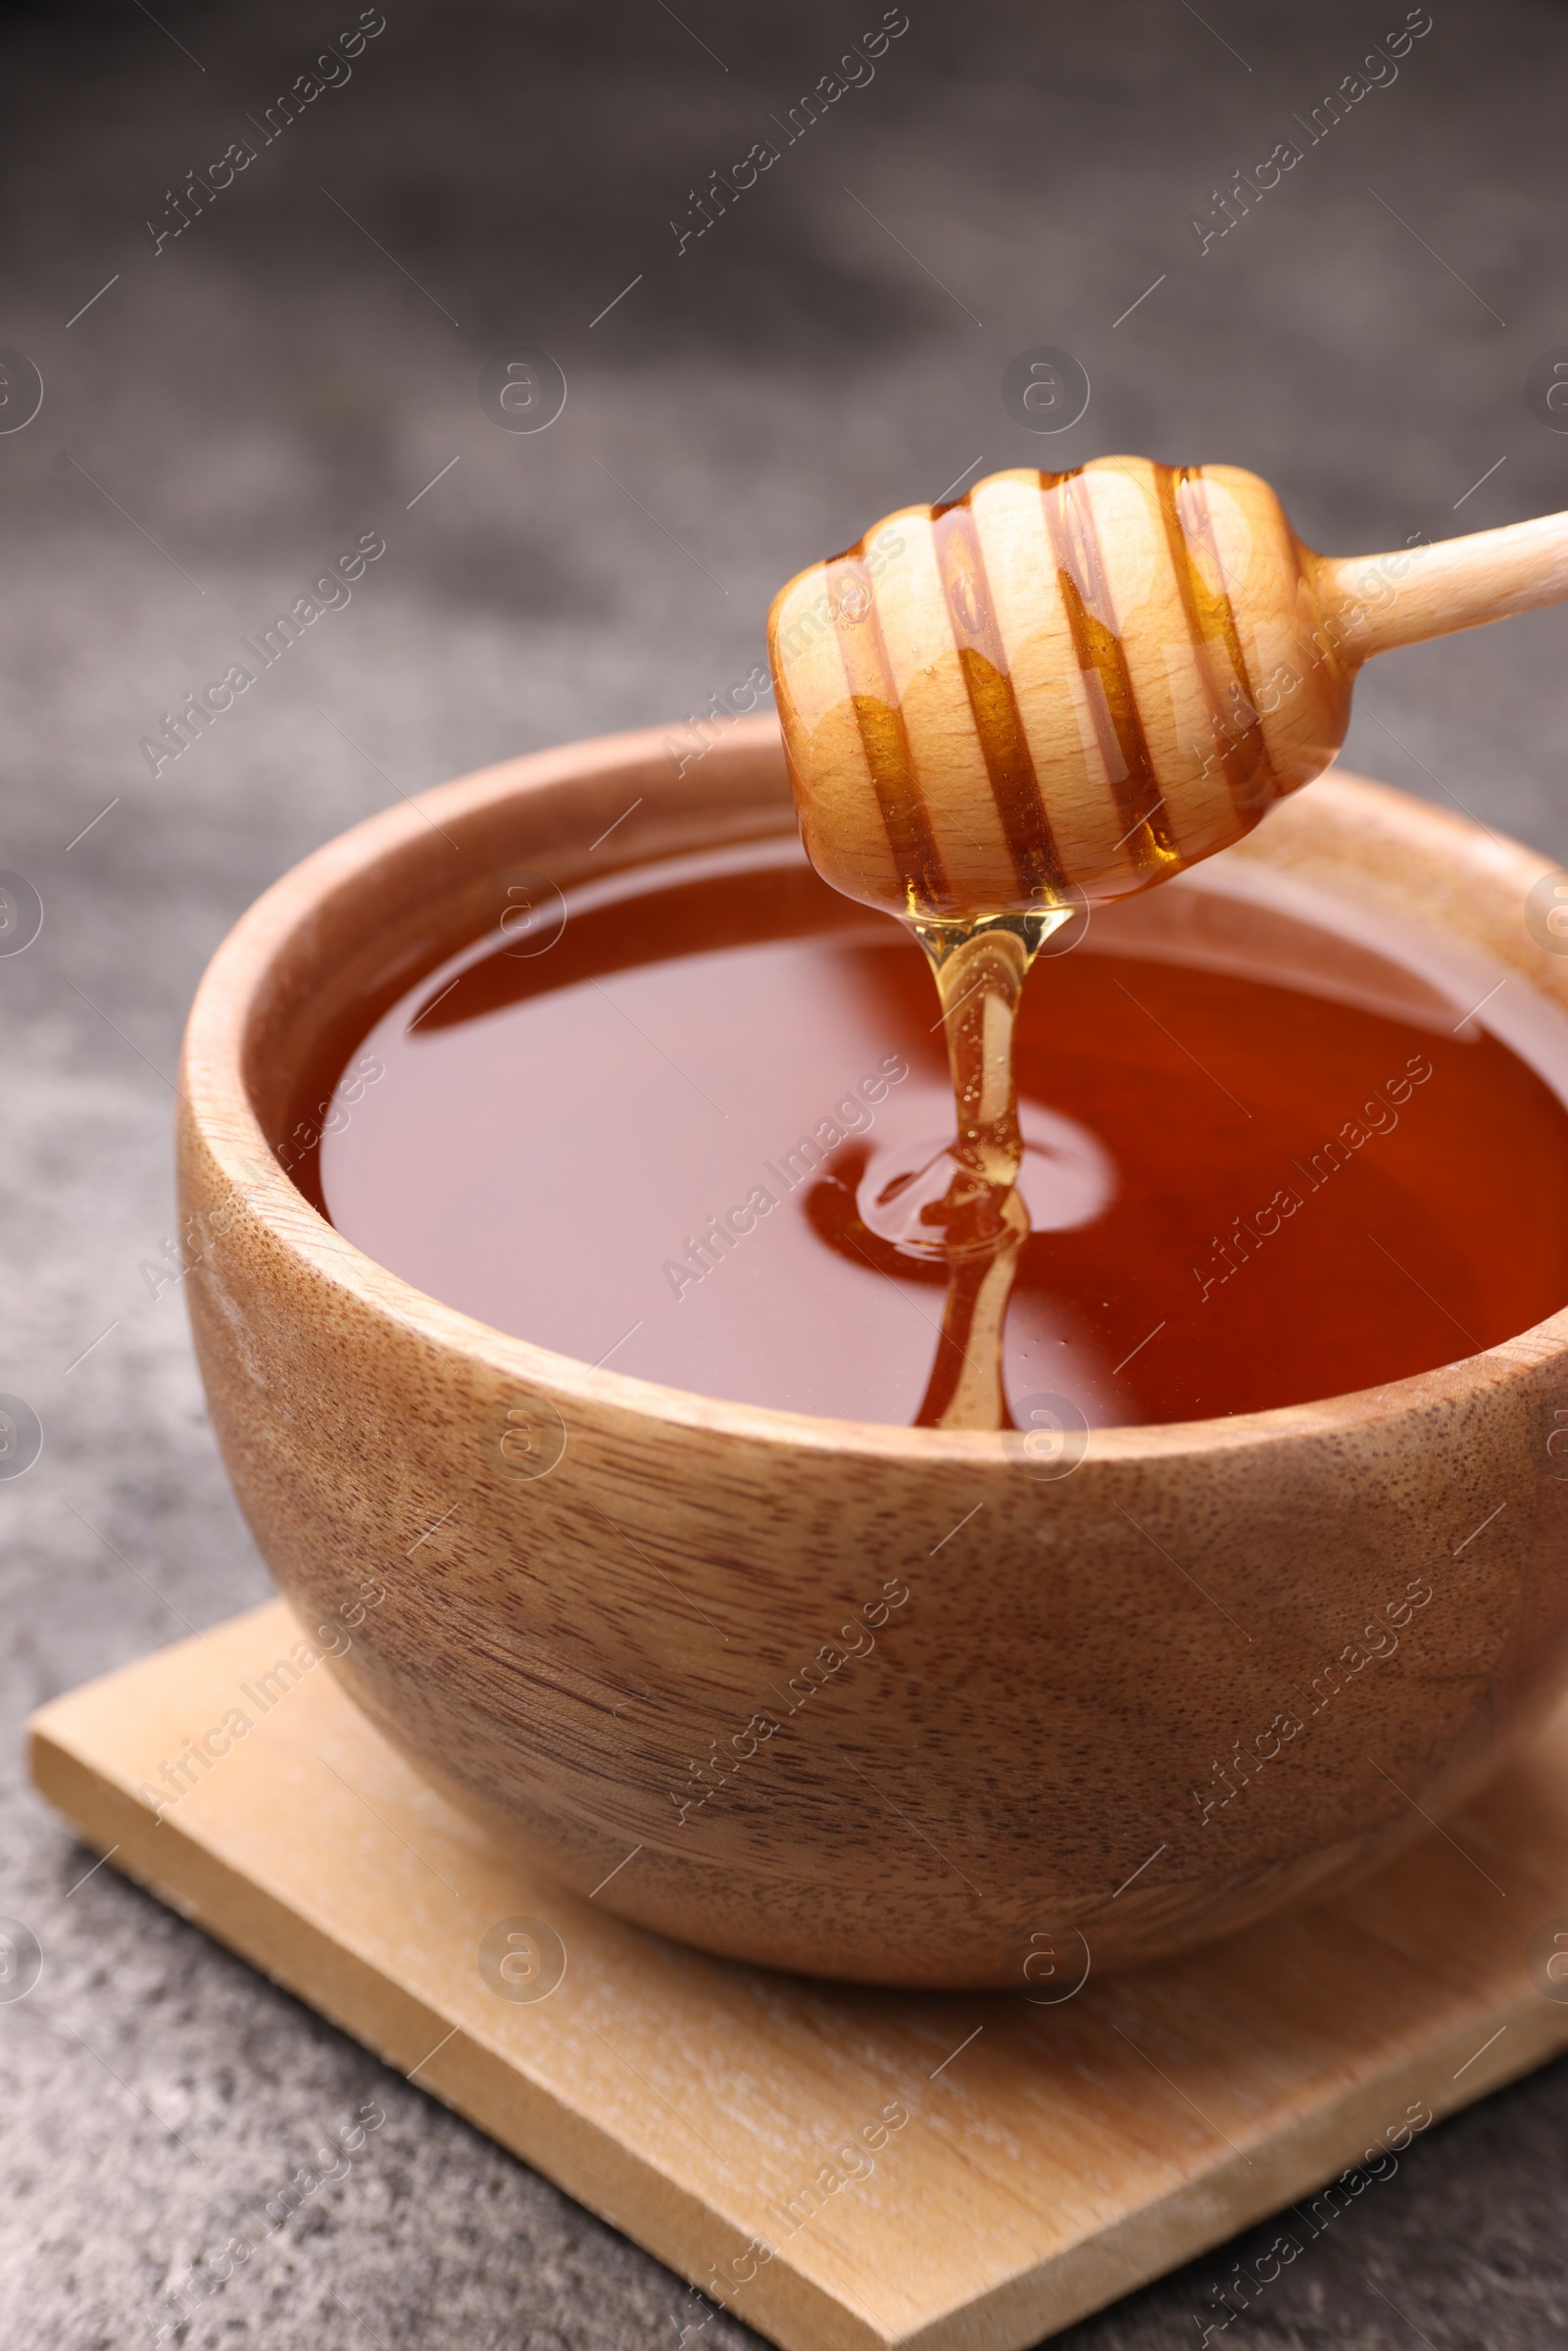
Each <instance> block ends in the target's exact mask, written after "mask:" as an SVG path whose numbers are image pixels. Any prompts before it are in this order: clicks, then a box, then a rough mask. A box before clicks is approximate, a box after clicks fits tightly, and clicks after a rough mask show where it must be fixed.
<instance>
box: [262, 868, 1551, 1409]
mask: <svg viewBox="0 0 1568 2351" xmlns="http://www.w3.org/2000/svg"><path fill="white" fill-rule="evenodd" d="M1494 977H1495V974H1490V973H1489V972H1488V970H1487V969H1486V968H1485V967H1484V966H1482V965H1480V964H1479V962H1472V961H1470V960H1462V961H1458V962H1456V961H1455V960H1454V959H1453V951H1451V950H1446V949H1445V950H1438V949H1436V948H1434V947H1433V946H1432V944H1431V943H1430V942H1426V941H1422V940H1419V939H1415V938H1413V937H1406V936H1405V935H1403V934H1400V935H1398V936H1395V935H1394V933H1393V932H1392V931H1391V930H1390V929H1389V927H1388V925H1387V924H1386V922H1383V920H1382V918H1381V917H1380V918H1376V926H1374V918H1372V917H1365V918H1361V917H1358V916H1356V915H1355V913H1354V912H1353V910H1352V909H1348V908H1347V907H1346V906H1343V905H1341V904H1339V903H1338V902H1336V901H1332V900H1329V899H1326V898H1317V897H1315V896H1314V895H1313V894H1312V893H1310V892H1309V891H1308V890H1307V889H1306V888H1305V887H1304V886H1303V885H1301V884H1299V883H1298V882H1295V881H1292V880H1289V879H1287V878H1285V877H1281V876H1278V875H1276V874H1274V873H1272V872H1271V871H1270V870H1269V869H1268V868H1267V867H1266V866H1265V865H1263V864H1262V862H1261V861H1260V860H1256V859H1249V860H1247V861H1246V863H1245V865H1240V866H1239V865H1237V864H1236V863H1235V861H1234V860H1233V859H1229V858H1222V859H1220V860H1218V861H1217V862H1211V863H1210V864H1208V865H1205V866H1204V867H1202V868H1201V870H1200V871H1199V872H1197V873H1195V874H1193V875H1189V876H1187V877H1184V878H1183V879H1181V880H1179V881H1176V882H1172V883H1170V884H1168V885H1166V886H1165V887H1163V888H1162V889H1161V890H1159V891H1158V892H1154V893H1152V894H1150V896H1149V897H1148V898H1145V899H1139V900H1132V901H1129V902H1127V903H1126V904H1125V905H1123V906H1117V907H1114V908H1097V909H1095V911H1094V914H1093V916H1092V919H1091V920H1090V921H1089V924H1088V928H1087V934H1084V933H1083V932H1082V930H1081V926H1073V925H1070V926H1068V929H1067V930H1066V931H1064V932H1063V933H1061V934H1059V935H1058V937H1057V938H1056V939H1055V940H1054V941H1052V942H1050V943H1048V946H1047V949H1046V951H1045V952H1044V954H1043V955H1042V956H1041V958H1040V960H1039V962H1038V963H1037V965H1036V968H1035V972H1034V975H1033V977H1032V978H1031V980H1030V983H1029V986H1028V988H1027V989H1026V990H1025V991H1024V993H1023V996H1022V999H1021V1005H1020V1009H1019V1013H1018V1017H1017V1022H1016V1028H1015V1033H1014V1055H1015V1069H1016V1079H1017V1090H1018V1099H1019V1111H1020V1124H1021V1130H1022V1138H1023V1145H1024V1151H1023V1161H1022V1169H1021V1173H1020V1175H1019V1179H1018V1190H1019V1193H1020V1194H1021V1196H1022V1200H1023V1203H1024V1205H1025V1206H1026V1208H1027V1210H1028V1226H1029V1229H1028V1231H1027V1233H1026V1234H1024V1235H1023V1236H1022V1238H1021V1241H1020V1243H1019V1246H1018V1247H1017V1249H1016V1251H1015V1262H1014V1263H1013V1264H1012V1265H1011V1267H1010V1274H1011V1282H1010V1296H1006V1297H1005V1298H1004V1300H1003V1314H1002V1316H1001V1317H1000V1318H999V1319H1000V1328H999V1333H998V1336H999V1342H1000V1365H999V1370H1000V1381H1001V1389H1002V1400H1003V1406H1004V1410H1003V1413H1002V1414H1001V1416H1000V1417H1001V1423H1002V1425H1003V1426H1009V1425H1011V1426H1016V1427H1022V1428H1025V1429H1027V1428H1029V1427H1030V1426H1031V1425H1032V1424H1035V1423H1038V1422H1040V1421H1041V1420H1042V1419H1044V1421H1045V1422H1046V1423H1047V1424H1048V1425H1051V1426H1058V1425H1060V1424H1061V1423H1063V1422H1067V1423H1081V1425H1083V1426H1085V1427H1095V1426H1106V1425H1113V1424H1138V1423H1143V1424H1148V1423H1157V1422H1169V1421H1185V1420H1195V1419H1206V1418H1211V1417H1221V1416H1226V1415H1232V1414H1237V1413H1247V1412H1254V1411H1260V1410H1264V1409H1267V1408H1269V1407H1272V1406H1279V1405H1287V1404H1295V1403H1300V1402H1305V1401H1309V1400H1311V1399H1314V1398H1319V1397H1327V1396H1340V1395H1345V1394H1347V1393H1351V1392H1355V1391H1358V1390H1364V1389H1371V1388H1377V1387H1381V1386H1384V1385H1385V1384H1387V1383H1389V1382H1391V1381H1395V1380H1399V1379H1403V1378H1405V1377H1407V1376H1409V1375H1411V1374H1413V1373H1417V1372H1420V1371H1423V1370H1427V1369H1430V1368H1433V1367H1435V1366H1437V1365H1439V1364H1443V1363H1446V1362H1451V1361H1453V1360H1455V1359H1457V1358H1459V1357H1462V1356H1465V1355H1468V1354H1471V1353H1474V1352H1476V1351H1478V1350H1479V1349H1481V1348H1483V1347H1488V1346H1492V1345H1495V1344H1496V1343H1497V1342H1498V1341H1500V1340H1502V1339H1505V1338H1507V1337H1509V1336H1511V1335H1512V1334H1514V1333H1516V1332H1518V1331H1521V1330H1525V1329H1528V1328H1529V1327H1530V1326H1531V1325H1532V1324H1534V1323H1537V1322H1539V1321H1541V1320H1543V1319H1544V1317H1546V1316H1547V1315H1549V1314H1551V1313H1553V1312H1555V1311H1556V1310H1557V1308H1558V1307H1560V1306H1561V1304H1562V1303H1563V1301H1564V1299H1565V1298H1568V1230H1565V1229H1564V1227H1563V1223H1562V1219H1561V1216H1560V1214H1559V1213H1558V1204H1559V1203H1560V1201H1561V1200H1562V1198H1563V1197H1564V1193H1565V1190H1568V1109H1565V1107H1564V1095H1565V1093H1568V1021H1564V1020H1563V1019H1562V1018H1561V1016H1560V1015H1559V1014H1557V1013H1556V1012H1554V1011H1552V1010H1551V1009H1550V1008H1549V1007H1547V1006H1546V1005H1544V1003H1542V1002H1541V1001H1540V1000H1537V999H1535V998H1533V997H1530V996H1529V995H1528V994H1527V992H1526V991H1524V990H1523V989H1521V988H1519V987H1518V986H1517V985H1516V986H1515V987H1513V988H1507V987H1504V988H1502V989H1501V990H1500V992H1499V993H1497V994H1496V995H1495V996H1494V998H1493V999H1492V1001H1491V1002H1490V1003H1488V1004H1486V1005H1485V1006H1484V1007H1483V1008H1482V1009H1481V1010H1480V1011H1479V1012H1476V1013H1471V1012H1470V1007H1471V1006H1472V1005H1474V1004H1476V1003H1477V1002H1478V1001H1479V1000H1480V998H1481V997H1482V996H1483V995H1484V994H1485V992H1486V990H1487V988H1488V986H1489V984H1490V980H1491V979H1492V978H1494ZM1467 1013H1468V1014H1469V1017H1466V1015H1467ZM327 1128H328V1131H327V1132H326V1133H325V1135H324V1137H323V1139H322V1143H321V1146H320V1151H319V1160H318V1161H316V1162H314V1163H312V1164H310V1165H308V1166H305V1167H301V1168H297V1169H296V1170H295V1175H296V1180H297V1181H300V1182H301V1183H302V1184H303V1185H304V1186H305V1188H306V1189H307V1190H308V1191H310V1192H311V1193H312V1194H313V1195H314V1197H316V1198H317V1199H318V1201H319V1204H320V1205H321V1206H323V1207H324V1209H325V1212H326V1213H327V1214H328V1215H329V1216H330V1218H331V1220H332V1221H333V1223H334V1224H335V1225H336V1226H337V1227H338V1229H339V1230H340V1231H342V1232H343V1233H344V1234H345V1235H346V1237H347V1238H348V1239H349V1240H351V1241H352V1242H354V1243H355V1244H356V1245H357V1246H358V1247H359V1248H360V1249H363V1250H365V1251H366V1252H367V1253H368V1255H369V1256H370V1257H372V1258H374V1259H376V1260H377V1261H378V1262H379V1263H381V1264H382V1265H384V1266H386V1267H388V1268H389V1269H390V1270H391V1271H393V1272H394V1273H397V1274H399V1275H401V1276H402V1277H403V1278H404V1279H406V1280H407V1281H409V1282H411V1283H413V1284H415V1285H416V1286H417V1288H418V1289H420V1290H422V1291H425V1292H426V1293H428V1294H429V1295H431V1296H432V1297H434V1298H438V1299H440V1300H442V1301H443V1302H444V1303H446V1304H447V1305H450V1306H454V1307H457V1308H459V1309H461V1310H462V1311H464V1312H466V1313H468V1314H471V1315H473V1316H475V1317H477V1318H478V1319H479V1320H481V1321H483V1322H485V1323H488V1324H490V1325H491V1326H493V1327H495V1328H498V1329H500V1330H502V1331H506V1332H509V1333H513V1334H515V1335H516V1336H518V1337H521V1338H524V1339H527V1340H530V1341H532V1342H534V1343H535V1344H537V1345H539V1346H542V1347H549V1348H552V1349H555V1350H557V1351H559V1352H560V1353H562V1354H564V1355H568V1356H572V1357H575V1358H577V1359H579V1360H582V1361H586V1362H589V1363H602V1364H604V1365H605V1366H607V1368H609V1369H611V1370H613V1371H616V1372H624V1373H631V1374H634V1375H638V1376H641V1377H643V1378H646V1379H649V1380H653V1381H659V1382H662V1383H663V1384H665V1385H667V1386H671V1387H675V1388H679V1389H685V1390H689V1391H692V1392H695V1393H697V1394H700V1395H703V1396H715V1397H723V1398H730V1399H733V1400H735V1401H739V1402H743V1403H753V1404H760V1405H770V1406H776V1407H780V1408H783V1409H786V1410H791V1411H798V1412H805V1413H811V1414H818V1415H825V1416H832V1417H838V1418H843V1419H847V1420H859V1421H869V1422H882V1423H893V1424H901V1423H902V1424H906V1425H907V1424H912V1423H915V1422H918V1421H925V1422H927V1423H930V1422H932V1421H938V1420H941V1418H942V1416H943V1408H944V1399H945V1398H946V1399H948V1400H949V1401H951V1397H952V1394H953V1391H954V1388H955V1385H956V1382H957V1381H958V1380H959V1379H960V1378H961V1376H962V1363H961V1361H959V1360H957V1359H956V1358H957V1355H958V1352H959V1350H956V1348H955V1347H954V1344H953V1340H952V1335H951V1330H950V1331H949V1332H948V1333H947V1334H946V1335H945V1331H944V1325H945V1320H947V1319H948V1318H947V1316H946V1315H945V1308H946V1307H947V1306H948V1305H949V1304H950V1302H951V1298H952V1296H953V1294H954V1285H955V1283H956V1281H957V1280H958V1279H959V1268H958V1267H957V1265H956V1263H955V1262H954V1260H953V1258H952V1255H951V1252H950V1250H949V1249H947V1247H946V1236H945V1235H944V1234H943V1233H942V1231H941V1230H940V1229H935V1230H934V1228H933V1211H934V1210H935V1209H938V1208H939V1207H940V1204H941V1196H942V1192H943V1188H944V1185H945V1183H946V1176H945V1174H944V1172H943V1168H944V1151H945V1147H946V1146H947V1145H949V1144H950V1143H951V1141H952V1137H953V1132H954V1103H953V1091H952V1084H951V1079H950V1075H949V1068H948V1054H947V1049H946V1045H945V1042H944V1036H943V1023H942V1019H941V1016H940V1008H939V1006H938V1004H937V1002H936V996H935V991H934V990H933V989H932V986H931V977H930V968H929V965H928V962H927V959H926V956H925V955H924V954H923V953H922V952H921V950H920V948H919V947H918V946H917V945H916V944H915V942H914V941H913V940H912V939H911V938H910V936H909V934H908V932H907V929H906V928H905V926H904V925H903V924H902V923H900V922H898V921H897V920H894V919H890V918H889V917H888V916H885V915H880V914H877V913H875V912H872V911H869V910H868V909H866V908H864V907H862V906H857V905H855V904H854V903H853V902H851V901H849V900H847V899H845V898H843V897H841V896H840V895H839V894H838V893H837V892H836V891H834V890H832V889H830V888H829V887H827V886H826V885H825V884H824V883H823V882H822V881H820V880H819V879H818V878H817V876H816V875H815V874H814V873H813V872H812V870H811V869H810V868H809V866H808V865H807V863H806V862H805V859H804V857H803V856H802V853H801V851H800V849H799V847H798V845H797V843H796V842H795V841H794V840H793V839H781V840H776V841H773V842H768V843H763V844H754V845H752V846H750V847H747V848H744V849H740V850H729V851H725V852H720V853H714V854H713V855H711V856H707V857H690V858H685V859H682V860H680V861H679V862H678V863H676V862H669V863H665V864H663V865H650V866H643V867H632V868H628V869H626V870H623V871H621V872H619V873H617V874H615V875H613V876H611V877H609V878H608V879H606V880H605V881H602V882H598V883H595V884H592V885H587V886H584V887H582V888H580V889H577V890H575V891H572V892H569V893H568V894H567V896H566V898H565V899H564V901H563V902H560V903H559V904H558V905H557V906H555V907H554V909H553V911H552V910H551V909H548V908H543V909H541V910H540V911H539V912H538V913H537V915H536V916H535V917H534V918H531V919H530V922H529V923H527V924H525V925H523V926H522V927H521V928H520V929H519V928H518V927H517V926H512V927H511V928H509V927H508V926H506V925H505V924H503V925H502V926H500V927H498V928H497V929H496V930H495V931H493V932H491V933H490V934H489V935H487V936H486V937H485V938H482V939H479V940H477V941H474V942H472V943H470V944H469V945H467V946H466V947H464V948H463V949H462V950H461V951H460V952H459V953H457V954H456V955H453V956H451V957H450V958H449V959H448V960H447V962H446V963H444V964H443V965H442V966H441V967H440V968H439V969H437V970H435V971H433V972H431V973H429V974H428V975H427V976H426V977H425V978H423V979H422V980H421V981H420V982H419V984H418V985H417V986H416V987H415V988H413V989H411V990H410V991H409V992H408V993H407V994H406V995H405V996H404V997H403V998H402V999H401V1000H400V1001H399V1002H398V1003H397V1004H394V1005H392V1006H391V1008H390V1009H389V1010H387V1011H386V1012H385V1013H384V1014H383V1015H382V1017H381V1018H380V1019H379V1020H378V1021H377V1022H376V1023H375V1025H374V1027H373V1028H372V1029H370V1031H369V1032H368V1035H367V1036H366V1037H365V1038H364V1039H363V1041H362V1042H361V1043H360V1045H359V1046H358V1047H357V1050H356V1052H355V1053H353V1055H351V1056H350V1059H349V1064H348V1068H347V1070H346V1071H345V1072H344V1082H343V1083H342V1084H341V1085H340V1086H339V1089H338V1095H337V1102H336V1104H335V1106H334V1110H333V1112H332V1115H331V1117H330V1118H329V1119H328V1121H327ZM1504 1201H1505V1202H1506V1209H1505V1211H1504V1208H1503V1203H1504ZM984 1261H985V1259H984V1252H983V1251H982V1252H981V1262H984ZM1042 1398H1044V1399H1047V1405H1046V1408H1045V1409H1044V1411H1043V1412H1042V1410H1041V1408H1040V1400H1041V1399H1042ZM949 1425H952V1424H951V1422H950V1424H949ZM992 1425H997V1424H996V1423H995V1422H993V1424H992Z"/></svg>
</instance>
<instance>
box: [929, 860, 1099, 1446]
mask: <svg viewBox="0 0 1568 2351" xmlns="http://www.w3.org/2000/svg"><path fill="white" fill-rule="evenodd" d="M1072 913H1073V908H1071V907H1070V906H1051V907H1044V908H1041V909H1040V910H1039V911H1038V912H1033V913H1028V914H1013V915H1009V914H999V915H991V916H983V917H981V918H980V919H978V920H976V921H971V922H963V921H958V920H956V919H949V920H919V919H911V920H909V924H908V927H909V929H910V930H911V931H912V932H913V933H914V936H915V937H916V938H917V939H918V940H919V942H920V945H921V947H922V948H923V949H924V950H925V953H926V955H927V958H928V959H929V961H930V964H931V969H932V972H933V975H934V977H935V979H936V984H937V994H938V996H939V998H940V1000H941V1004H942V1024H943V1028H944V1031H945V1034H946V1039H947V1047H948V1064H949V1067H950V1069H951V1071H952V1074H953V1100H954V1110H955V1114H956V1130H957V1131H956V1136H955V1139H954V1142H953V1144H952V1146H951V1149H950V1151H949V1152H948V1158H949V1161H950V1163H951V1169H952V1173H951V1177H950V1181H949V1184H948V1188H947V1191H946V1193H945V1194H944V1195H943V1196H942V1198H941V1200H937V1201H934V1202H932V1203H930V1204H928V1205H927V1206H926V1207H925V1208H924V1209H922V1211H921V1215H922V1220H923V1221H924V1222H925V1223H926V1224H928V1225H929V1226H930V1227H932V1228H933V1229H934V1230H935V1231H936V1232H938V1233H940V1236H941V1250H942V1254H943V1256H944V1257H945V1259H946V1260H947V1266H948V1295H947V1300H946V1303H945V1305H944V1308H943V1314H942V1335H941V1339H940V1341H939V1343H938V1347H937V1353H936V1360H935V1362H934V1363H933V1365H932V1368H931V1377H930V1380H929V1381H928V1383H927V1386H926V1392H925V1396H924V1397H923V1398H922V1400H921V1404H920V1409H919V1412H918V1413H917V1414H916V1416H915V1426H916V1427H917V1428H922V1429H993V1430H998V1429H1010V1428H1011V1427H1012V1425H1013V1422H1012V1416H1011V1413H1010V1412H1009V1411H1008V1408H1007V1396H1006V1389H1005V1383H1004V1380H1003V1371H1002V1352H1003V1335H1004V1330H1005V1323H1006V1317H1007V1301H1008V1299H1009V1298H1010V1297H1011V1295H1012V1285H1013V1279H1014V1276H1015V1275H1016V1272H1017V1268H1018V1256H1019V1251H1020V1250H1021V1249H1022V1248H1023V1245H1024V1242H1025V1241H1026V1240H1027V1239H1028V1237H1029V1211H1028V1208H1027V1207H1026V1205H1025V1203H1024V1200H1023V1196H1022V1194H1021V1193H1020V1192H1019V1190H1018V1174H1019V1170H1020V1168H1021V1166H1022V1164H1023V1135H1022V1132H1021V1130H1020V1128H1019V1124H1018V1092H1017V1082H1016V1077H1015V1073H1014V1068H1013V1053H1012V1041H1013V1030H1014V1028H1015V1026H1016V1023H1017V1017H1018V1003H1019V999H1020V997H1021V996H1022V994H1023V985H1024V982H1025V980H1026V979H1027V978H1028V976H1029V972H1030V970H1031V968H1032V966H1033V964H1034V961H1035V958H1036V956H1037V955H1038V954H1039V952H1040V950H1041V948H1042V947H1043V946H1044V945H1045V943H1046V941H1047V940H1048V939H1049V938H1050V937H1051V936H1052V935H1053V933H1054V932H1055V931H1058V930H1060V929H1061V927H1062V925H1063V924H1064V923H1066V922H1068V921H1069V920H1070V919H1071V917H1072Z"/></svg>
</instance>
